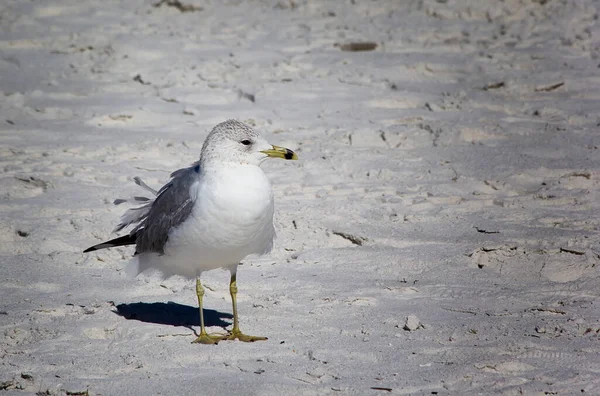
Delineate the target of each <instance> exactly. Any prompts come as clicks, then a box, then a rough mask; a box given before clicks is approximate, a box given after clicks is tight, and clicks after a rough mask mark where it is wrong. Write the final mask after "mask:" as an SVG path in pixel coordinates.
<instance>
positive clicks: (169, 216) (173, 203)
mask: <svg viewBox="0 0 600 396" xmlns="http://www.w3.org/2000/svg"><path fill="white" fill-rule="evenodd" d="M199 170H200V167H199V164H198V163H194V164H193V165H192V166H191V167H189V168H183V169H179V170H176V171H175V172H173V173H172V174H171V180H170V181H169V182H168V183H167V184H165V185H164V186H163V187H162V188H161V189H160V190H159V191H158V195H157V196H156V198H155V199H154V200H153V201H152V202H151V203H148V204H146V205H142V206H140V207H139V208H138V209H141V210H142V211H146V210H147V211H146V213H144V216H143V219H141V220H140V222H139V224H138V225H137V226H136V227H135V228H134V229H133V230H132V231H131V233H132V234H133V233H137V235H136V253H137V254H139V253H144V252H156V253H161V254H162V253H164V246H165V244H166V243H167V239H168V238H169V233H170V231H171V230H172V229H173V228H174V227H177V226H178V225H180V224H181V223H183V222H184V221H185V220H186V219H187V218H188V216H189V215H190V213H191V212H192V208H193V207H194V199H195V197H191V196H190V187H191V186H192V184H193V183H194V182H196V181H197V180H198V178H199ZM147 206H149V208H147ZM130 210H131V209H130ZM128 212H129V211H128ZM125 215H127V213H126V214H125ZM136 215H137V213H136V214H132V216H131V218H133V217H134V216H136ZM121 222H123V220H121Z"/></svg>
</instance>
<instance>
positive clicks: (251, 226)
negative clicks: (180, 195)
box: [153, 165, 275, 277]
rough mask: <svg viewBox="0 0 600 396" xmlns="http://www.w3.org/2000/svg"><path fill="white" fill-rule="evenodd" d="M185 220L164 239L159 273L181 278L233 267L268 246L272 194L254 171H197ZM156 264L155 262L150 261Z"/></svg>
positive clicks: (246, 167) (259, 172)
mask: <svg viewBox="0 0 600 396" xmlns="http://www.w3.org/2000/svg"><path fill="white" fill-rule="evenodd" d="M190 193H191V194H192V196H195V197H196V200H195V205H194V209H193V210H192V213H191V215H190V217H189V218H188V219H187V220H186V221H184V222H183V223H182V224H181V225H180V226H179V227H177V228H176V229H174V230H173V231H172V232H171V233H170V234H169V239H168V241H167V244H166V245H165V254H164V255H163V256H160V264H153V266H154V267H160V268H158V269H160V270H161V271H163V272H165V273H168V274H178V275H183V276H187V277H193V276H197V275H199V274H200V273H201V272H202V271H207V270H210V269H215V268H220V267H230V266H233V265H237V264H238V263H239V262H240V261H241V260H242V259H244V257H246V256H247V255H249V254H265V253H267V252H269V251H270V250H271V247H272V246H273V238H274V236H275V230H274V228H273V211H274V205H273V192H272V190H271V184H270V183H269V180H268V179H267V177H266V175H265V174H264V172H263V171H262V169H260V168H259V167H258V166H252V165H239V166H235V167H222V168H218V169H203V174H202V177H201V178H200V181H199V182H198V183H195V184H194V185H193V186H192V188H191V191H190ZM155 260H156V259H155Z"/></svg>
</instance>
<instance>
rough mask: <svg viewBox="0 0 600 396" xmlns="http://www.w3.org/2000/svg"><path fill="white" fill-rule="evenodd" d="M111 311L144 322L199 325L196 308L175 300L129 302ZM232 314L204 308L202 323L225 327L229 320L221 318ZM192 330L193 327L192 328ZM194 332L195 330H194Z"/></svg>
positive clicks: (189, 326)
mask: <svg viewBox="0 0 600 396" xmlns="http://www.w3.org/2000/svg"><path fill="white" fill-rule="evenodd" d="M115 308H116V310H115V311H113V312H114V313H116V314H117V315H119V316H122V317H124V318H125V319H129V320H139V321H141V322H146V323H156V324H163V325H171V326H183V327H187V328H189V329H192V326H200V316H199V315H198V308H197V307H191V306H189V305H182V304H177V303H175V302H172V301H169V302H166V303H164V302H155V303H144V302H137V303H129V304H119V305H117V306H116V307H115ZM232 318H233V315H231V314H228V313H223V312H219V311H215V310H213V309H204V324H205V325H206V327H211V326H218V327H223V328H225V327H227V326H229V325H230V324H231V322H226V321H225V320H223V319H232ZM192 330H193V329H192ZM194 332H195V331H194Z"/></svg>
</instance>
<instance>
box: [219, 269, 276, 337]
mask: <svg viewBox="0 0 600 396" xmlns="http://www.w3.org/2000/svg"><path fill="white" fill-rule="evenodd" d="M229 292H230V293H231V304H232V306H233V329H231V333H229V335H228V336H227V337H226V338H225V339H227V340H240V341H243V342H254V341H264V340H266V339H267V337H259V336H250V335H246V334H244V333H242V331H241V330H240V326H239V323H238V314H237V298H236V296H237V292H238V289H237V283H236V274H235V272H232V273H231V281H230V282H229Z"/></svg>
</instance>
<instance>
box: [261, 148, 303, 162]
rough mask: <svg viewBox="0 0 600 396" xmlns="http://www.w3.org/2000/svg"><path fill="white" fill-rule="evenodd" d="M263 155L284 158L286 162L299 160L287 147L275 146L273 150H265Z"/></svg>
mask: <svg viewBox="0 0 600 396" xmlns="http://www.w3.org/2000/svg"><path fill="white" fill-rule="evenodd" d="M261 153H263V154H266V155H268V156H269V157H273V158H283V159H286V160H297V159H298V156H297V155H296V153H294V152H293V151H292V150H290V149H287V148H285V147H279V146H273V148H272V149H269V150H263V151H261Z"/></svg>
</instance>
